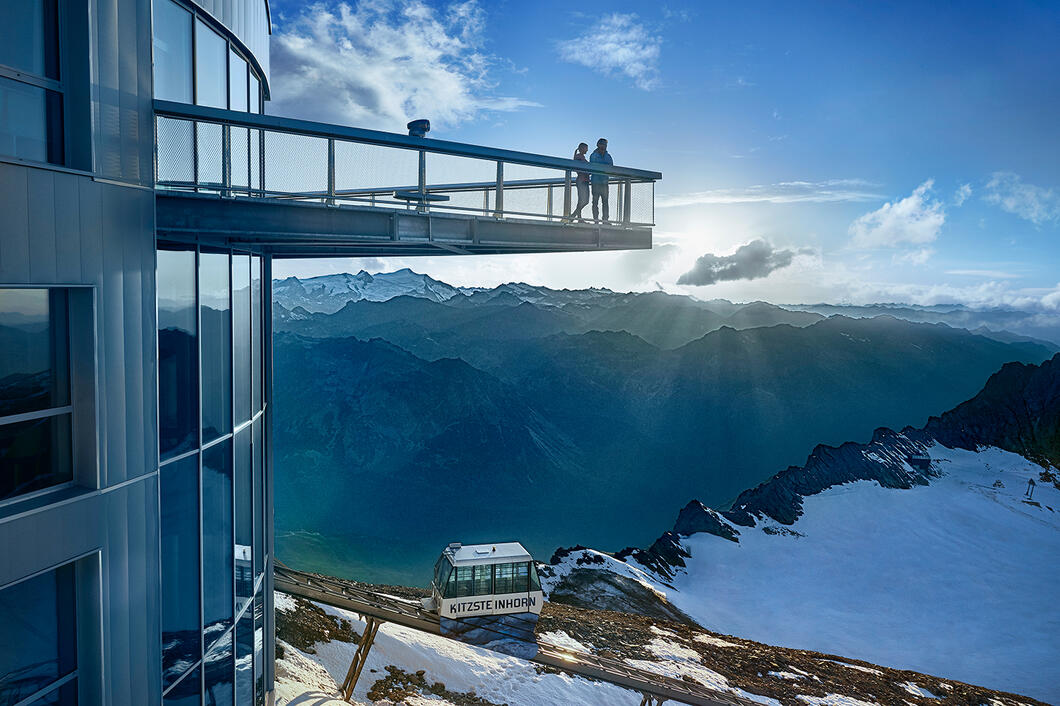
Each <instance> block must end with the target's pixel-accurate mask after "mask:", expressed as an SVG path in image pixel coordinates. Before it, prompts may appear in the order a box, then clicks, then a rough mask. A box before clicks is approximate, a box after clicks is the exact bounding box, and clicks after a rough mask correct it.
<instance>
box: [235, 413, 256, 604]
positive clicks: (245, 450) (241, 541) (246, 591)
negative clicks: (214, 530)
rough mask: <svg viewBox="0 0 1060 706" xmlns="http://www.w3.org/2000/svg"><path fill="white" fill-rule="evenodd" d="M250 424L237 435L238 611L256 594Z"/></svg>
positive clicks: (236, 549)
mask: <svg viewBox="0 0 1060 706" xmlns="http://www.w3.org/2000/svg"><path fill="white" fill-rule="evenodd" d="M252 436H253V431H252V430H251V429H250V428H249V427H248V428H246V429H243V430H242V431H240V432H239V433H237V434H236V440H235V444H236V468H235V495H236V548H235V554H236V610H237V611H238V610H240V609H241V608H242V607H243V606H244V605H245V604H246V602H247V601H248V600H250V597H251V595H252V594H253V593H254V573H253V569H252V567H251V561H252V559H253V554H252V552H253V550H252V539H251V538H252V537H253V532H254V528H253V524H254V518H253V515H254V482H253V481H254V470H253V468H252V463H251V456H252V448H251V443H250V440H251V438H252Z"/></svg>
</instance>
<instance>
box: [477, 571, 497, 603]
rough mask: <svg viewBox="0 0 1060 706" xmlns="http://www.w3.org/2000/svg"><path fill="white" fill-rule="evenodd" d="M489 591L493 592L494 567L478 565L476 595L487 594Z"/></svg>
mask: <svg viewBox="0 0 1060 706" xmlns="http://www.w3.org/2000/svg"><path fill="white" fill-rule="evenodd" d="M488 593H493V567H492V566H476V567H475V595H476V596H485V595H486V594H488Z"/></svg>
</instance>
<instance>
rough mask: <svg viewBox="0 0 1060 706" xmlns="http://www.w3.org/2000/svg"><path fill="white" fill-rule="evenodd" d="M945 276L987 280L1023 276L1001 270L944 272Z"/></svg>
mask: <svg viewBox="0 0 1060 706" xmlns="http://www.w3.org/2000/svg"><path fill="white" fill-rule="evenodd" d="M946 274H948V275H958V276H961V277H987V278H989V279H1020V278H1021V277H1023V275H1017V274H1014V273H1012V272H1004V271H1002V270H946Z"/></svg>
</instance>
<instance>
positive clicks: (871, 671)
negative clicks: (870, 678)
mask: <svg viewBox="0 0 1060 706" xmlns="http://www.w3.org/2000/svg"><path fill="white" fill-rule="evenodd" d="M821 661H822V662H831V663H832V664H838V665H839V666H841V667H848V668H850V669H856V670H858V671H859V672H868V673H869V674H875V675H877V676H880V675H882V674H883V672H881V671H880V670H878V669H873V668H872V667H862V666H861V665H860V664H848V663H847V662H840V661H839V660H836V659H822V660H821Z"/></svg>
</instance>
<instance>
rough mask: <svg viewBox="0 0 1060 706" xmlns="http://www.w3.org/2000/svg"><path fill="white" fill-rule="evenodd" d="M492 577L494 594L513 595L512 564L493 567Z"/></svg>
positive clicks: (513, 573) (513, 576) (513, 569)
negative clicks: (494, 584)
mask: <svg viewBox="0 0 1060 706" xmlns="http://www.w3.org/2000/svg"><path fill="white" fill-rule="evenodd" d="M494 576H495V579H494V580H495V582H496V585H497V587H496V588H495V589H494V592H495V593H513V591H512V585H513V580H514V578H515V566H514V565H513V564H497V565H496V566H495V567H494Z"/></svg>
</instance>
